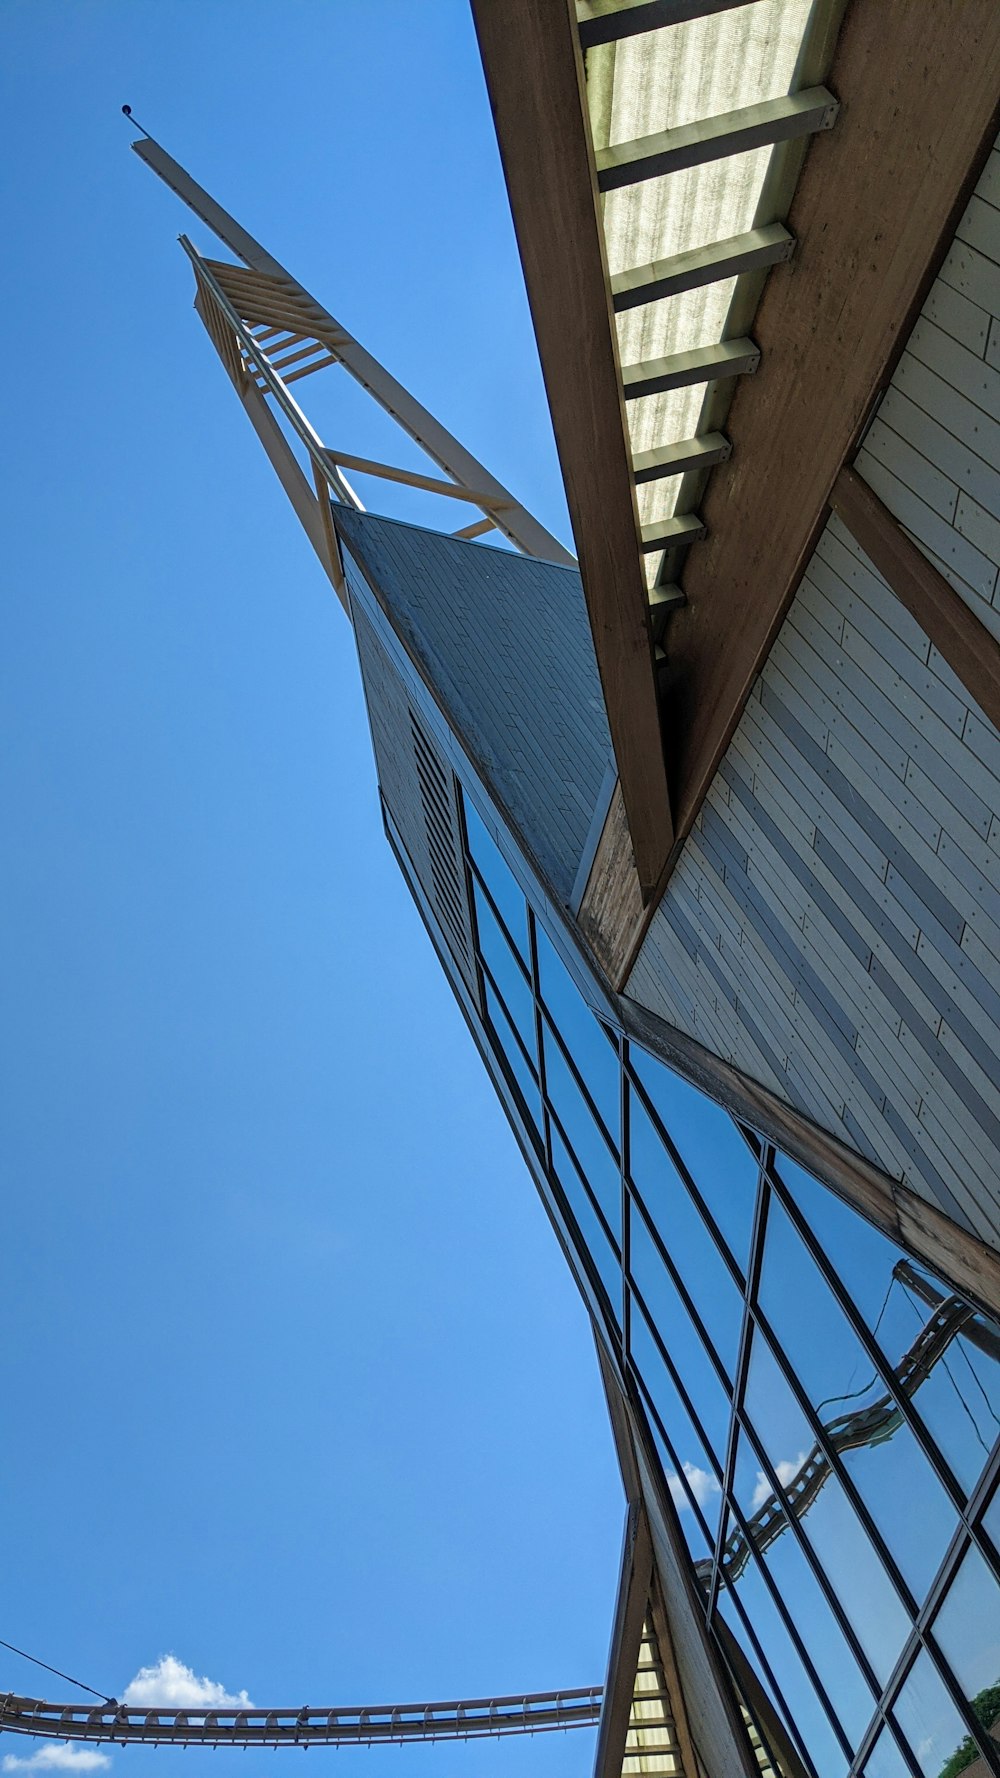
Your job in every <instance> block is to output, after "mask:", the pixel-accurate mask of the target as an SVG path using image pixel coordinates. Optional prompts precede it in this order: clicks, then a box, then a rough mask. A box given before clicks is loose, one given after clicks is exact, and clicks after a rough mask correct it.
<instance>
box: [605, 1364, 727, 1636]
mask: <svg viewBox="0 0 1000 1778" xmlns="http://www.w3.org/2000/svg"><path fill="white" fill-rule="evenodd" d="M628 1366H629V1371H630V1373H631V1375H632V1376H633V1377H634V1379H635V1382H636V1384H637V1386H638V1389H639V1394H640V1396H641V1398H642V1402H643V1406H644V1408H645V1411H646V1413H647V1415H651V1416H652V1418H653V1420H654V1421H655V1423H656V1427H657V1430H658V1432H659V1434H660V1437H661V1438H662V1440H663V1443H664V1444H665V1445H666V1447H667V1455H668V1456H669V1458H670V1461H671V1463H672V1464H673V1466H674V1474H675V1475H676V1477H677V1480H678V1482H679V1483H680V1485H681V1487H682V1488H683V1490H684V1493H685V1494H686V1495H687V1500H688V1505H689V1506H690V1508H691V1511H692V1512H693V1513H694V1517H695V1522H696V1524H697V1525H698V1527H699V1529H700V1530H701V1532H702V1535H703V1536H704V1539H705V1547H706V1549H711V1547H712V1534H711V1532H710V1531H709V1529H708V1520H707V1519H706V1518H705V1515H704V1513H703V1512H702V1510H701V1507H700V1506H699V1505H698V1502H697V1500H696V1499H695V1497H694V1490H693V1489H692V1487H691V1484H690V1482H689V1481H688V1479H687V1476H686V1475H685V1474H684V1465H683V1464H682V1463H681V1462H680V1460H679V1458H678V1456H677V1448H676V1446H675V1444H674V1441H673V1439H672V1438H671V1437H670V1435H669V1434H668V1432H667V1429H666V1427H665V1426H664V1424H663V1420H662V1418H661V1416H660V1412H659V1409H658V1408H657V1406H656V1403H655V1402H654V1400H653V1397H652V1395H651V1394H650V1391H649V1389H648V1387H647V1385H646V1383H645V1381H644V1380H643V1376H642V1372H641V1371H640V1369H639V1367H638V1365H637V1364H636V1362H635V1359H634V1358H631V1357H630V1358H629V1360H628ZM695 1427H696V1428H697V1421H695ZM705 1449H706V1451H708V1446H707V1445H706V1446H705ZM709 1455H711V1454H710V1453H709ZM657 1461H659V1453H657ZM665 1479H666V1478H664V1480H665ZM669 1492H670V1490H669V1487H668V1489H667V1493H668V1494H669ZM721 1505H722V1503H721V1502H720V1510H721ZM688 1557H689V1559H690V1560H691V1566H692V1568H694V1566H695V1564H694V1560H693V1558H691V1552H690V1550H689V1551H688ZM707 1560H709V1561H711V1557H708V1558H707ZM706 1616H707V1607H706Z"/></svg>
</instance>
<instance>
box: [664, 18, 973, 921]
mask: <svg viewBox="0 0 1000 1778" xmlns="http://www.w3.org/2000/svg"><path fill="white" fill-rule="evenodd" d="M827 78H828V84H829V85H830V87H831V88H832V90H833V91H834V92H835V93H836V94H837V95H838V97H839V98H840V100H841V101H842V111H841V119H840V123H839V125H838V128H837V129H836V130H835V131H834V132H833V134H831V135H822V136H818V137H817V138H816V139H815V141H814V142H813V144H812V146H811V148H810V151H809V155H808V158H807V160H806V163H805V167H804V170H803V172H802V175H801V178H800V180H799V184H798V187H797V190H796V193H795V198H794V201H793V204H792V207H791V212H790V215H789V218H788V226H789V229H790V231H791V233H792V234H794V235H795V237H796V239H797V241H798V249H797V252H796V256H795V259H794V260H793V261H792V262H791V265H790V266H789V268H788V269H787V271H785V272H784V273H783V274H782V276H781V277H780V278H772V279H770V280H769V282H768V284H767V286H766V288H765V291H764V295H763V298H762V301H761V303H760V307H759V308H758V310H757V315H756V319H755V322H754V335H755V338H756V340H757V342H758V344H759V345H760V348H761V354H762V362H761V369H760V370H759V372H758V374H757V376H756V377H755V378H754V379H752V380H743V381H741V382H740V383H739V384H738V386H737V389H736V394H735V397H734V400H733V404H732V407H731V409H730V413H729V417H728V420H727V433H728V435H729V437H730V438H731V439H732V443H733V453H734V454H733V460H732V464H731V465H730V467H729V468H728V469H727V471H726V474H725V476H724V477H721V476H716V477H713V478H711V479H710V481H709V483H708V487H707V490H706V493H705V496H704V498H703V500H702V503H701V514H702V517H703V518H704V520H705V522H706V525H707V528H708V540H707V542H706V543H704V544H702V545H701V546H700V548H699V550H698V552H697V554H695V555H692V556H691V558H690V561H689V565H688V567H687V570H686V572H685V577H684V590H685V592H686V594H687V599H688V603H687V605H686V607H684V608H683V609H681V610H679V611H678V612H677V613H676V614H675V616H674V617H673V618H672V619H671V622H670V661H671V669H672V674H673V681H672V689H671V693H670V699H669V704H668V705H667V707H666V709H665V718H666V729H667V757H668V760H669V762H670V771H671V783H672V788H673V793H674V808H675V821H676V835H677V840H676V844H675V848H674V852H673V855H672V857H671V859H670V861H669V862H668V866H667V870H666V871H665V873H664V877H663V880H662V882H661V885H660V887H661V888H662V886H663V883H665V881H666V878H667V875H668V874H669V870H670V869H671V868H672V866H673V863H674V862H675V861H676V858H677V856H678V855H679V849H680V845H681V844H682V842H683V840H684V839H685V838H686V836H687V834H688V833H689V832H690V830H691V826H692V824H693V822H694V818H695V815H696V814H697V811H698V809H699V807H700V806H701V802H702V799H703V798H704V796H705V793H706V791H707V789H708V787H709V785H710V783H711V781H712V778H713V776H714V774H715V771H716V768H717V766H718V763H719V760H720V759H721V757H722V754H723V753H724V751H725V749H726V747H727V746H728V744H729V740H730V738H731V736H732V733H733V731H734V729H735V727H736V725H737V723H738V721H739V719H740V715H741V714H742V711H743V707H744V705H745V703H746V700H747V697H748V696H749V693H750V689H751V687H752V685H753V683H754V680H755V679H756V677H757V674H758V673H759V671H760V669H761V667H762V665H763V663H764V661H765V659H766V658H767V654H768V651H769V649H770V646H771V644H772V642H773V641H774V639H775V637H776V636H777V633H778V630H779V628H780V626H781V623H782V621H783V619H784V617H785V613H786V612H787V610H788V606H789V604H790V603H791V600H792V597H793V595H794V593H795V590H796V587H797V586H798V583H799V580H800V578H801V575H802V573H803V570H804V568H805V565H806V563H807V562H808V559H809V556H810V555H811V553H812V550H813V548H814V546H815V543H816V540H817V537H818V535H819V532H820V530H821V528H822V526H823V524H824V523H825V519H826V511H827V504H828V501H829V498H830V492H831V489H832V488H833V485H834V482H835V481H836V478H837V476H838V474H839V472H840V469H841V467H842V465H843V463H844V462H845V461H847V460H848V459H849V458H850V456H851V455H852V454H853V450H854V448H855V446H856V443H857V440H858V438H859V436H860V434H861V431H862V429H863V426H864V424H865V421H866V419H867V416H868V414H869V413H870V411H871V408H872V404H873V401H874V399H875V398H876V396H877V393H878V391H879V390H880V389H881V388H882V387H883V386H884V384H885V383H886V382H887V381H888V379H889V377H890V376H891V374H892V369H893V367H894V364H895V361H896V358H897V357H898V354H899V352H900V351H901V350H902V346H903V344H904V342H905V340H906V337H907V334H908V332H909V329H910V326H911V325H912V322H913V320H914V318H915V316H916V314H917V312H918V310H919V306H920V304H921V302H922V301H923V298H924V295H925V293H926V290H927V288H928V286H929V284H930V281H931V279H932V278H933V276H934V274H935V272H936V270H937V267H938V265H939V264H940V261H941V259H942V257H943V255H944V253H945V251H946V250H947V247H948V245H949V243H950V240H951V236H952V234H953V233H954V229H955V226H956V224H957V222H958V220H959V217H960V215H961V212H962V209H963V208H964V205H965V203H966V201H967V198H968V194H969V191H970V190H971V187H972V185H973V184H974V182H975V179H976V176H977V174H978V172H979V169H980V167H981V165H982V162H983V160H984V158H985V155H986V153H987V152H988V149H989V146H990V144H991V143H992V141H993V139H994V136H995V134H996V131H997V126H998V105H997V95H998V93H1000V8H998V7H997V5H996V0H922V4H921V5H920V6H914V5H913V4H912V0H854V4H853V5H852V6H850V7H849V8H848V11H847V16H846V19H845V22H844V25H843V28H842V31H841V35H840V38H839V41H838V45H837V50H836V54H835V57H834V62H833V66H832V68H831V70H830V73H829V75H828V77H827ZM647 918H648V910H647ZM641 938H642V929H641V928H640V930H639V931H638V932H637V933H636V945H637V944H638V942H640V941H641Z"/></svg>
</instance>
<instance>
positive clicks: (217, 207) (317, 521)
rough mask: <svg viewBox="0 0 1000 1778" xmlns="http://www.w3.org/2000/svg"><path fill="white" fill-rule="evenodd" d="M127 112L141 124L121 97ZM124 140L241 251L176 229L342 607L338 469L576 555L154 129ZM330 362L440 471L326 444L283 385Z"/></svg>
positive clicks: (347, 501) (343, 494)
mask: <svg viewBox="0 0 1000 1778" xmlns="http://www.w3.org/2000/svg"><path fill="white" fill-rule="evenodd" d="M123 109H125V108H123ZM126 115H127V116H129V118H130V121H132V122H133V123H134V124H135V127H136V128H138V129H141V128H142V126H141V125H139V124H138V123H136V122H135V120H134V119H132V118H131V112H130V111H129V110H127V109H126ZM132 148H133V151H134V152H135V153H136V154H137V155H138V156H139V159H140V160H141V161H143V162H144V163H145V165H146V166H148V167H150V168H151V169H152V171H153V172H154V173H156V175H157V177H158V178H160V179H162V180H163V182H164V183H165V184H166V185H168V186H169V187H170V189H171V190H172V191H174V192H175V193H176V194H177V196H178V197H179V198H180V199H181V200H182V202H183V203H185V204H186V205H187V206H188V208H189V209H190V210H192V211H193V212H194V214H195V215H196V216H197V217H199V218H200V220H201V221H202V222H204V223H205V224H206V226H207V227H208V228H210V229H211V230H212V233H213V234H214V235H216V236H217V238H218V239H219V240H220V241H221V242H222V243H223V244H224V245H225V246H226V247H227V248H228V249H229V251H230V252H231V253H233V254H235V256H236V258H237V259H239V260H241V261H242V266H238V265H232V264H231V263H229V262H226V261H220V260H211V259H206V258H204V257H203V256H202V255H201V254H200V253H199V252H198V251H197V249H196V248H195V247H193V246H192V244H191V243H190V242H189V241H188V240H187V239H186V238H185V237H184V236H183V235H182V236H181V244H182V246H183V247H184V249H185V251H186V253H187V254H188V257H189V259H190V260H191V263H192V266H193V268H194V273H195V281H196V285H197V296H196V301H195V307H196V309H197V311H198V313H199V315H200V316H201V319H202V321H203V323H204V325H205V327H206V330H207V332H208V334H209V336H210V338H211V340H212V343H213V345H214V346H215V348H216V351H217V352H218V354H219V357H220V358H221V359H222V362H223V365H224V366H225V369H226V370H227V372H228V374H229V376H230V378H231V380H232V382H233V383H234V385H235V387H236V390H237V393H238V394H239V396H240V399H241V401H242V402H243V405H244V407H245V408H246V410H247V413H248V414H249V417H250V419H251V421H252V423H253V425H254V427H255V428H256V430H257V433H258V436H259V437H260V439H261V442H262V444H263V445H264V448H265V450H266V452H267V454H268V456H269V458H270V460H271V463H272V465H273V467H274V469H275V471H276V473H277V474H278V476H279V479H280V480H281V482H282V485H283V486H284V488H285V491H286V493H287V494H288V496H289V498H290V500H291V501H292V504H293V506H294V507H295V510H296V513H297V515H298V517H299V519H300V521H301V523H302V524H303V526H304V528H305V530H306V532H307V534H308V535H309V538H310V541H311V542H312V543H313V546H314V548H315V549H316V552H317V554H318V555H319V557H320V560H321V562H322V563H323V566H324V568H325V569H326V571H327V573H328V574H329V576H330V579H331V580H332V581H333V584H334V586H335V588H336V590H337V592H338V595H339V596H340V598H341V600H342V602H343V603H344V605H345V608H346V596H345V593H344V587H343V570H342V567H341V564H340V556H339V545H338V543H337V539H336V534H335V531H334V528H333V525H332V521H331V513H330V499H331V496H332V498H333V499H334V500H335V501H337V502H338V503H340V504H344V505H351V506H355V507H360V506H361V501H360V500H359V499H358V497H357V495H356V494H355V492H354V490H353V488H352V486H351V484H350V483H349V482H348V481H347V479H346V477H345V475H344V470H345V469H350V470H351V471H352V472H354V473H357V474H360V475H366V476H373V477H375V478H377V479H379V480H381V481H390V482H396V483H398V484H402V485H404V486H408V487H416V488H421V489H424V490H426V491H428V492H430V493H434V494H439V495H441V496H443V497H445V498H448V499H451V500H456V501H459V502H462V503H465V504H466V505H468V504H471V505H472V506H474V507H476V508H478V509H479V513H480V515H481V516H480V517H479V518H478V519H477V520H476V521H475V522H474V523H473V524H471V525H468V524H467V525H464V526H462V527H461V528H460V529H459V531H458V532H456V533H455V534H456V535H460V536H464V537H473V536H478V535H480V534H482V533H485V532H487V531H490V530H493V529H496V530H498V531H500V532H501V533H502V534H503V535H504V536H505V537H507V538H508V539H509V541H510V542H511V543H513V544H514V545H515V547H516V548H517V549H519V550H521V551H522V552H524V553H525V554H527V555H531V556H536V557H538V558H540V559H541V560H544V561H549V562H557V563H562V564H564V565H570V564H572V563H573V557H572V556H571V555H570V554H569V552H568V550H566V549H564V548H563V546H562V544H560V543H559V542H558V541H557V539H556V538H555V537H553V536H552V535H551V533H550V532H548V531H547V530H546V529H545V527H544V526H543V525H541V524H539V522H538V520H537V519H535V518H534V517H532V515H531V514H530V513H529V512H527V511H526V510H525V508H524V507H523V506H522V505H521V504H520V502H519V501H517V500H515V498H514V496H513V495H512V494H511V493H510V492H509V491H508V489H506V488H505V487H504V486H503V484H502V483H501V482H499V481H497V480H496V478H495V477H494V476H492V475H490V473H489V471H488V470H487V469H486V468H485V467H484V465H483V464H482V463H480V462H479V461H478V459H477V458H476V457H474V456H473V455H472V453H471V452H470V451H467V450H466V449H465V447H464V445H462V444H460V443H459V441H458V439H456V438H455V437H453V435H452V434H451V433H450V432H449V431H448V430H447V428H446V427H444V426H442V425H441V423H440V421H439V420H437V419H436V418H435V417H434V415H433V414H431V413H429V412H428V410H427V409H426V408H425V407H423V406H422V405H421V403H420V402H418V401H417V400H416V399H415V397H414V396H413V395H411V394H410V392H409V390H407V389H405V388H404V387H403V385H402V384H401V383H399V382H397V381H396V379H395V377H393V376H391V375H390V373H389V372H388V371H387V370H386V369H385V367H384V366H383V365H381V364H380V363H379V362H378V360H377V359H376V358H373V357H372V355H371V353H370V352H368V351H366V349H365V347H364V346H362V345H361V343H360V341H358V340H356V339H355V338H354V336H353V335H352V334H351V333H349V332H348V330H347V329H346V328H345V327H344V326H343V325H342V324H341V323H340V322H339V321H337V320H336V319H335V318H334V317H333V315H331V314H330V312H329V310H328V309H326V308H324V307H323V305H322V304H321V303H319V302H318V301H317V300H316V299H315V298H314V297H313V296H312V295H311V294H310V292H309V291H308V290H306V289H305V288H304V286H303V285H301V284H299V283H298V281H297V280H296V279H295V278H293V277H292V276H291V274H290V273H289V272H288V271H286V270H285V268H284V266H282V265H281V264H280V263H279V261H278V260H276V259H275V258H273V256H272V255H271V254H270V253H268V252H267V251H266V249H265V248H264V247H262V246H261V244H260V242H259V241H256V240H255V239H254V237H253V236H252V235H251V234H248V233H247V231H246V229H244V228H243V227H242V226H241V225H240V224H239V223H238V222H237V221H236V220H235V218H234V217H232V216H230V215H229V213H228V211H226V210H224V209H223V208H222V206H221V204H218V203H216V201H215V199H214V198H213V197H211V196H210V195H209V193H208V192H207V191H205V190H204V188H203V187H202V186H200V185H199V184H198V183H197V182H196V181H195V180H194V179H192V178H191V175H190V174H189V173H188V172H186V170H185V169H184V168H183V167H182V166H181V165H180V164H179V163H178V162H177V161H175V160H174V159H173V157H172V156H171V155H169V154H167V152H166V150H165V149H164V148H162V147H161V146H160V144H159V143H158V142H157V141H155V140H154V138H153V137H152V136H150V135H148V133H145V132H144V133H143V134H142V135H141V136H140V137H138V138H137V139H136V140H135V141H134V142H133V143H132ZM333 366H339V367H341V368H343V369H344V370H346V371H347V372H348V374H349V375H350V376H352V377H353V378H354V380H355V381H356V382H358V383H360V384H361V386H362V387H363V388H364V389H365V390H366V391H367V393H368V394H369V395H370V396H371V397H372V399H373V400H374V401H376V402H377V403H378V404H379V406H380V407H382V408H383V409H384V410H385V412H386V413H388V414H390V415H391V417H392V418H393V420H395V422H396V423H397V425H399V426H400V427H402V429H403V431H404V432H406V433H407V434H408V435H409V437H410V438H412V439H413V440H414V441H415V442H416V443H417V444H418V445H419V446H420V447H421V449H422V450H423V451H424V452H425V453H426V454H427V456H428V457H430V458H431V459H432V461H433V463H434V464H435V465H436V466H437V467H438V469H440V470H443V471H444V476H443V477H441V476H428V475H422V474H418V473H416V472H415V471H412V470H409V469H403V468H397V467H395V466H394V465H392V464H387V463H381V462H376V461H375V460H373V459H371V458H365V457H360V456H357V455H355V454H354V453H350V452H344V451H342V450H337V449H331V448H330V447H328V446H327V445H326V444H325V443H324V442H323V440H322V439H321V438H320V437H319V435H318V433H317V432H316V431H315V430H314V429H313V427H312V426H311V425H310V423H309V421H308V420H307V418H306V416H305V413H304V412H303V410H302V409H301V408H300V406H299V405H298V402H297V401H296V400H295V398H294V397H293V396H292V395H291V394H290V385H291V384H293V383H295V382H297V381H299V380H300V379H301V378H303V377H306V376H309V375H311V374H312V373H313V372H314V371H319V370H325V369H327V368H328V367H333ZM292 436H294V437H297V439H298V442H299V445H300V446H304V448H305V451H306V453H307V456H308V459H309V463H310V467H311V469H312V479H313V483H314V487H315V492H313V489H311V488H310V485H309V480H308V478H307V476H306V475H305V474H304V473H303V470H302V468H301V466H300V462H299V455H300V453H297V452H296V451H295V450H294V449H293V446H292V442H291V438H292Z"/></svg>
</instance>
